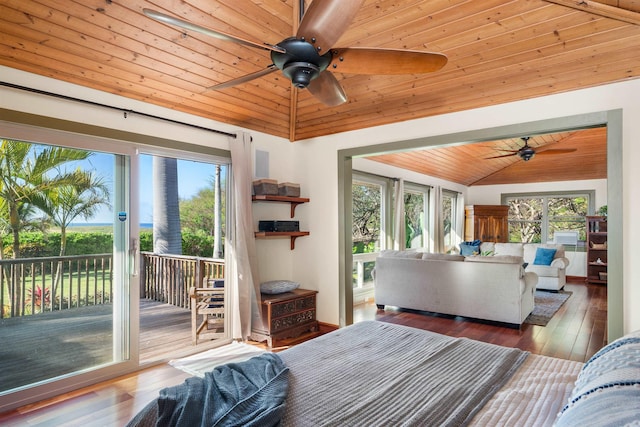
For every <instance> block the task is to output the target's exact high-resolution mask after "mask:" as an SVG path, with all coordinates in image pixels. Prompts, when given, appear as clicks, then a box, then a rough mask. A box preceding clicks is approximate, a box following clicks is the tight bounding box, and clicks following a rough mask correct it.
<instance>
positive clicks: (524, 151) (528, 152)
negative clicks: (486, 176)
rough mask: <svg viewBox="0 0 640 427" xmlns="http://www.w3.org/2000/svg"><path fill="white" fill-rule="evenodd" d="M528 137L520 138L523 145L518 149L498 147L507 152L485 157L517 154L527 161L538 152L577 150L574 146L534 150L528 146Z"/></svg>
mask: <svg viewBox="0 0 640 427" xmlns="http://www.w3.org/2000/svg"><path fill="white" fill-rule="evenodd" d="M529 138H530V137H528V136H525V137H522V138H520V139H522V141H523V142H524V145H523V146H522V147H520V148H519V149H517V150H503V149H500V151H506V152H508V153H509V154H502V155H500V156H493V157H487V159H499V158H502V157H511V156H519V157H520V158H521V159H522V160H524V161H525V162H527V161H529V160H531V159H532V158H533V156H535V155H536V154H538V155H542V154H567V153H573V152H574V151H576V150H577V149H576V148H547V149H540V150H536V149H535V148H533V147H531V146H529Z"/></svg>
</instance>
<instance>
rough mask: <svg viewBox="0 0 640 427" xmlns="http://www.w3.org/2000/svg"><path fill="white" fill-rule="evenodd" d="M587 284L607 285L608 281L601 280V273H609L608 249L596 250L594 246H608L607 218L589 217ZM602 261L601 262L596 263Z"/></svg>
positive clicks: (587, 219) (587, 218)
mask: <svg viewBox="0 0 640 427" xmlns="http://www.w3.org/2000/svg"><path fill="white" fill-rule="evenodd" d="M586 221H587V224H586V226H587V239H586V240H587V241H586V243H587V279H586V282H587V283H600V284H603V285H606V284H607V280H606V279H604V280H603V279H601V278H600V273H606V272H607V268H608V267H607V261H608V251H607V249H606V248H605V249H595V248H593V247H592V246H593V245H603V246H606V243H607V218H606V217H603V216H587V217H586ZM597 260H600V261H601V262H596V261H597Z"/></svg>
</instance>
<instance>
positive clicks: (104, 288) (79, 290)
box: [2, 270, 112, 317]
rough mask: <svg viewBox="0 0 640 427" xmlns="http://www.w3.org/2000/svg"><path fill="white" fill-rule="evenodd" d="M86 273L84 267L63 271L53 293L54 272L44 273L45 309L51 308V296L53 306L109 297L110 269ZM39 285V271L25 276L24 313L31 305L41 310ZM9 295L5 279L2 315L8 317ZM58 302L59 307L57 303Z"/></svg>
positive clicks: (90, 301)
mask: <svg viewBox="0 0 640 427" xmlns="http://www.w3.org/2000/svg"><path fill="white" fill-rule="evenodd" d="M103 275H104V276H103ZM88 276H89V277H87V273H86V272H84V271H83V272H77V271H76V272H73V273H72V274H69V273H68V272H65V273H64V274H63V277H62V280H60V281H59V283H58V287H57V289H56V291H55V296H54V295H53V292H52V286H53V276H52V275H51V274H46V275H45V276H44V289H45V295H46V293H47V292H48V295H47V296H45V298H44V299H45V307H44V309H45V310H46V311H48V310H51V306H50V304H51V302H52V300H53V302H54V306H53V309H54V310H56V309H60V308H68V307H79V306H84V305H93V304H101V303H103V302H107V301H109V300H110V299H111V293H112V291H111V276H110V272H109V271H108V270H104V271H103V270H95V271H94V270H91V271H90V272H89V275H88ZM42 286H43V277H42V275H36V276H35V277H28V278H27V279H26V282H25V283H24V287H23V291H22V292H23V299H24V302H25V313H27V314H31V313H32V312H33V311H34V310H33V309H35V312H36V313H37V312H40V311H41V310H42V292H41V289H42ZM34 287H35V289H36V291H35V293H34V292H33V288H34ZM9 295H10V293H9V283H8V282H7V281H4V282H3V284H2V298H3V307H2V308H3V317H7V315H8V314H7V312H8V311H10V306H9V300H10V298H9ZM32 295H35V300H33V297H32ZM52 297H53V298H52ZM32 301H33V305H32ZM61 304H62V307H60V305H61Z"/></svg>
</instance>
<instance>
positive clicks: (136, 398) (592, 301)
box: [0, 282, 607, 427]
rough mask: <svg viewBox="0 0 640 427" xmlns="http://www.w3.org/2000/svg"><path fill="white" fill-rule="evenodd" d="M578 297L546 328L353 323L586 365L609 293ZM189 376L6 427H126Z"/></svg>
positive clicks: (136, 383)
mask: <svg viewBox="0 0 640 427" xmlns="http://www.w3.org/2000/svg"><path fill="white" fill-rule="evenodd" d="M566 289H567V290H569V291H572V292H573V295H572V296H571V298H569V300H568V301H567V302H566V303H565V304H564V305H563V306H562V307H561V308H560V310H559V311H558V312H557V313H556V315H555V316H554V317H553V318H552V319H551V321H550V322H549V323H548V324H547V326H544V327H543V326H533V325H523V327H522V328H521V329H520V330H517V329H512V328H508V327H504V326H499V325H491V324H485V323H479V322H470V321H464V320H462V319H459V318H448V317H443V316H432V315H426V314H423V313H418V312H410V311H402V310H397V309H388V310H384V311H383V310H377V309H376V307H375V305H373V303H371V304H367V305H359V306H357V307H356V308H355V309H354V321H362V320H367V319H377V320H381V321H385V322H390V323H399V324H403V325H408V326H412V327H416V328H420V329H426V330H430V331H434V332H438V333H443V334H446V335H450V336H456V337H468V338H472V339H477V340H480V341H485V342H490V343H494V344H499V345H505V346H510V347H518V348H520V349H523V350H527V351H530V352H532V353H536V354H543V355H547V356H553V357H559V358H564V359H571V360H578V361H586V360H587V359H588V358H589V357H590V356H591V355H593V354H594V353H595V352H596V351H597V350H598V349H600V348H601V347H602V346H603V345H604V344H605V343H606V319H607V290H606V287H603V286H600V285H586V284H584V283H582V282H580V283H572V284H567V287H566ZM188 376H189V375H188V374H186V373H184V372H182V371H179V370H177V369H175V368H173V367H171V366H169V365H167V364H162V365H158V366H156V367H152V368H148V369H145V370H142V371H139V372H136V373H134V374H130V375H127V376H123V377H120V378H117V379H114V380H111V381H106V382H103V383H100V384H97V385H95V386H91V387H86V388H83V389H80V390H78V391H75V392H73V393H68V394H65V395H63V396H60V397H57V398H54V399H49V400H46V401H43V402H39V403H36V404H32V405H27V406H24V407H21V408H18V409H17V410H14V411H11V412H8V413H5V414H0V425H2V426H12V427H13V426H16V427H17V426H83V427H93V426H122V425H124V424H126V422H127V421H129V420H130V419H131V418H132V417H133V416H134V415H135V414H136V413H137V412H138V411H140V410H141V409H142V408H143V407H144V406H145V405H146V404H147V403H148V402H149V401H151V400H152V399H153V398H155V397H156V396H157V394H158V390H160V389H161V388H163V387H168V386H172V385H176V384H179V383H181V382H183V381H184V379H185V378H187V377H188Z"/></svg>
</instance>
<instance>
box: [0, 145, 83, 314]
mask: <svg viewBox="0 0 640 427" xmlns="http://www.w3.org/2000/svg"><path fill="white" fill-rule="evenodd" d="M90 155H91V153H90V152H87V151H80V150H73V149H69V148H62V147H48V146H47V147H43V146H36V145H33V144H30V143H28V142H24V141H15V140H11V139H2V142H1V144H0V198H2V199H4V204H3V207H4V212H3V213H2V215H0V216H1V217H3V218H7V219H8V227H7V228H8V231H9V232H11V233H12V235H13V245H12V247H13V258H19V257H20V231H21V230H23V229H24V228H25V227H26V224H25V219H26V218H27V217H28V216H27V211H28V210H29V209H31V208H32V207H33V204H32V200H33V199H35V198H36V197H39V196H41V195H42V193H45V192H47V191H51V190H53V189H55V188H57V187H60V186H65V185H72V184H73V183H74V182H75V180H76V179H77V176H76V174H75V173H67V172H63V171H61V169H60V168H61V167H62V166H63V165H64V164H65V163H68V162H71V161H76V160H85V159H87V158H88V157H89V156H90ZM14 279H15V280H12V281H11V283H12V286H11V288H12V289H10V292H11V296H12V300H13V304H12V315H16V314H20V311H21V309H20V306H21V305H20V300H21V293H22V291H21V289H20V286H16V283H19V279H20V278H19V277H16V278H14Z"/></svg>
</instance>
